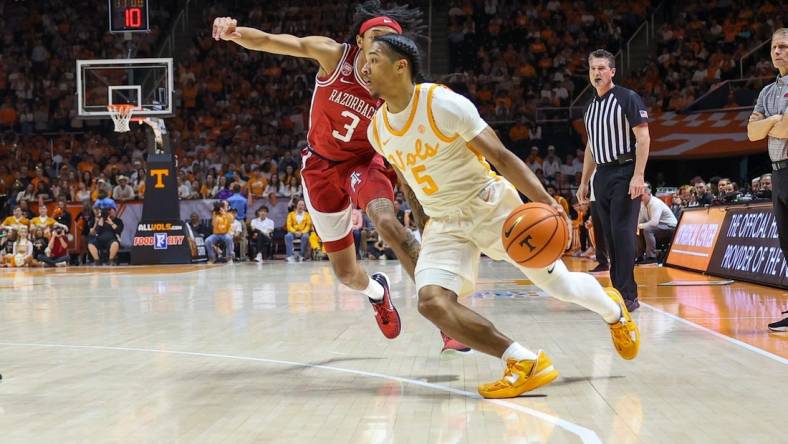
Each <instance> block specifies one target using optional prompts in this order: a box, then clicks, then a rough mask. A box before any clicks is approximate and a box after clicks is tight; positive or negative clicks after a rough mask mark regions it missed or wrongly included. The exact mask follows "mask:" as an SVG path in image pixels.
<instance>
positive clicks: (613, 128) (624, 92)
mask: <svg viewBox="0 0 788 444" xmlns="http://www.w3.org/2000/svg"><path fill="white" fill-rule="evenodd" d="M583 121H584V122H585V127H586V133H587V134H588V141H589V143H591V152H592V153H593V155H594V160H595V161H596V163H597V164H604V163H609V162H612V161H614V160H616V159H618V157H619V156H621V155H624V154H629V153H634V151H635V133H634V132H632V128H634V127H636V126H638V125H640V124H642V123H646V122H648V111H646V105H644V104H643V100H642V99H641V98H640V96H639V95H637V93H636V92H635V91H632V90H631V89H627V88H623V87H621V86H613V88H612V89H611V90H610V91H608V92H607V93H605V95H604V96H602V97H599V96H598V95H597V94H596V93H594V98H593V99H592V100H591V103H589V104H588V106H587V107H586V110H585V113H584V115H583Z"/></svg>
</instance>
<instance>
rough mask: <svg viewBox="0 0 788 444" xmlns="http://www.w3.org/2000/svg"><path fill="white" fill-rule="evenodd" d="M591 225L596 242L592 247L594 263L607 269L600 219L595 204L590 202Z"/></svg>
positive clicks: (605, 246) (605, 248) (608, 264)
mask: <svg viewBox="0 0 788 444" xmlns="http://www.w3.org/2000/svg"><path fill="white" fill-rule="evenodd" d="M591 224H592V225H593V226H594V239H595V240H596V245H594V252H595V253H596V261H597V263H599V265H602V266H604V267H609V266H610V263H609V262H608V259H607V258H608V255H607V243H605V233H604V230H603V229H602V226H603V224H602V219H600V217H599V209H598V208H597V206H596V202H591Z"/></svg>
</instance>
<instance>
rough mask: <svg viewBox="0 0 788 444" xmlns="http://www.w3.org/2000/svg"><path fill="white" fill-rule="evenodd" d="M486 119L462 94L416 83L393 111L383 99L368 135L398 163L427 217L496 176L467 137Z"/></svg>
mask: <svg viewBox="0 0 788 444" xmlns="http://www.w3.org/2000/svg"><path fill="white" fill-rule="evenodd" d="M485 128H487V123H486V122H485V121H484V119H482V118H481V117H480V116H479V112H478V110H477V109H476V107H475V106H474V105H473V103H471V102H470V101H469V100H468V99H466V98H465V97H463V96H461V95H459V94H457V93H455V92H453V91H451V90H450V89H449V88H446V87H445V86H442V85H437V84H430V83H422V84H419V85H416V87H415V89H414V93H413V97H412V98H411V101H410V103H409V104H408V107H407V108H405V109H404V110H403V111H402V112H399V113H397V114H392V113H390V112H389V111H388V107H387V106H386V105H383V106H382V107H381V108H380V109H379V110H378V111H377V113H376V114H375V117H374V118H373V120H372V125H371V126H370V127H369V130H368V133H369V134H368V136H369V139H370V141H371V142H372V146H373V147H374V148H375V150H376V151H378V152H379V153H381V154H382V155H383V156H384V157H385V158H386V160H388V161H389V163H390V164H392V165H393V166H394V167H395V168H397V169H398V170H399V171H400V172H401V173H402V175H403V177H404V178H405V180H407V182H408V185H410V187H411V188H412V189H413V192H414V193H415V194H416V197H417V198H418V200H419V202H420V203H421V205H422V206H423V207H424V211H425V212H426V213H427V215H428V216H430V217H441V216H445V215H447V214H450V213H452V212H454V211H455V210H456V209H457V207H458V206H461V205H463V204H464V203H466V202H468V201H469V200H470V199H472V198H473V197H474V196H476V195H477V194H478V193H479V192H480V191H481V190H482V189H483V188H484V187H485V186H487V185H488V184H489V183H490V181H491V180H494V178H495V177H496V176H495V174H494V173H493V172H492V170H491V169H490V165H489V164H488V163H487V161H486V160H485V159H484V157H483V156H481V155H480V154H479V153H477V152H475V151H474V150H473V149H472V148H471V146H470V145H469V143H468V142H470V141H471V140H472V139H473V138H475V137H476V136H478V135H479V133H481V132H482V131H483V130H484V129H485Z"/></svg>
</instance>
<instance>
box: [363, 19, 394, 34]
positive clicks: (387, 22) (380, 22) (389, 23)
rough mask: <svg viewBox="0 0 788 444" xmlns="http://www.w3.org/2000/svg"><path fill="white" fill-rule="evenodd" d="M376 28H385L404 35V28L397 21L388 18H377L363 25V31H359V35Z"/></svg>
mask: <svg viewBox="0 0 788 444" xmlns="http://www.w3.org/2000/svg"><path fill="white" fill-rule="evenodd" d="M375 26H385V27H387V28H391V29H393V30H395V31H397V34H402V26H400V24H399V23H397V21H396V20H394V19H392V18H389V17H386V16H381V17H375V18H373V19H369V20H367V21H366V22H364V23H362V24H361V29H359V32H358V33H359V35H364V33H365V32H367V31H369V30H370V28H374V27H375Z"/></svg>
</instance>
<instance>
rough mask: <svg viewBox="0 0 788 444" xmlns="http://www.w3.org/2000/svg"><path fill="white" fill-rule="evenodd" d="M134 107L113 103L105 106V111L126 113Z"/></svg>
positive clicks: (134, 106)
mask: <svg viewBox="0 0 788 444" xmlns="http://www.w3.org/2000/svg"><path fill="white" fill-rule="evenodd" d="M136 107H137V105H134V104H132V103H113V104H111V105H107V109H109V110H110V111H127V110H129V109H132V110H133V109H134V108H136Z"/></svg>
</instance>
